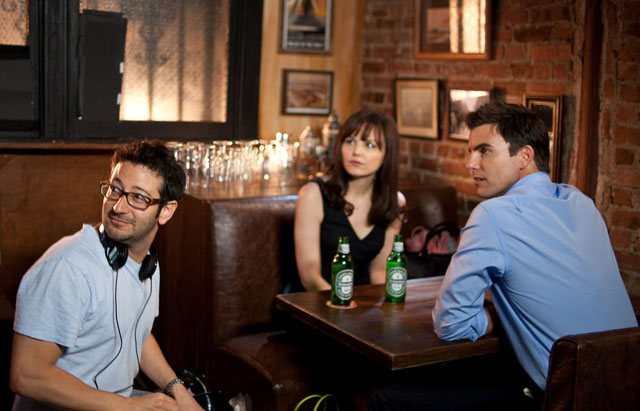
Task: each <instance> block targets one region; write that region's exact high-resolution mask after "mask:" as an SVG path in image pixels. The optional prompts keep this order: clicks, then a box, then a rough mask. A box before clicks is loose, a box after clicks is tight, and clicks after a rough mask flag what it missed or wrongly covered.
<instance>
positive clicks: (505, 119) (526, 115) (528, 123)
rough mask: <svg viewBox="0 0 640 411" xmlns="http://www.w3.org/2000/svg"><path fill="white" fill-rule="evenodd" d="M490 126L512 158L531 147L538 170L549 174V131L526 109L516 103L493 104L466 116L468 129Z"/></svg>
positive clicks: (539, 119) (496, 102)
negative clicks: (500, 137) (498, 134)
mask: <svg viewBox="0 0 640 411" xmlns="http://www.w3.org/2000/svg"><path fill="white" fill-rule="evenodd" d="M484 124H493V125H495V126H496V127H497V128H498V132H499V133H500V135H502V138H504V141H506V142H507V143H509V154H510V155H511V156H513V155H515V154H516V153H517V152H518V150H520V149H521V148H522V147H524V146H526V145H530V146H531V147H533V151H534V153H535V155H534V159H535V162H536V166H537V167H538V170H540V171H544V172H545V173H548V172H549V132H548V130H547V126H546V125H545V124H544V121H542V119H541V118H540V117H538V116H537V115H536V114H535V113H534V112H533V111H531V110H529V109H528V108H526V107H524V106H520V105H516V104H507V103H503V102H501V101H494V102H490V103H487V104H485V105H483V106H481V107H480V108H479V109H478V110H476V111H474V112H472V113H469V115H468V116H467V125H468V126H469V129H474V128H476V127H479V126H482V125H484Z"/></svg>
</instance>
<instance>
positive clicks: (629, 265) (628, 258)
mask: <svg viewBox="0 0 640 411" xmlns="http://www.w3.org/2000/svg"><path fill="white" fill-rule="evenodd" d="M616 260H618V266H620V268H621V269H629V270H638V267H640V254H631V253H625V252H622V251H617V250H616Z"/></svg>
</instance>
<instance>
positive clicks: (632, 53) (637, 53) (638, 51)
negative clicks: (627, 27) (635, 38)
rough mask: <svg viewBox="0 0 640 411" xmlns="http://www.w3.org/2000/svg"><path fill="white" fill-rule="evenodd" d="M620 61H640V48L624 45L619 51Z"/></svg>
mask: <svg viewBox="0 0 640 411" xmlns="http://www.w3.org/2000/svg"><path fill="white" fill-rule="evenodd" d="M619 59H620V61H631V62H634V61H638V60H640V47H638V45H630V44H624V45H623V46H622V47H621V49H620V51H619Z"/></svg>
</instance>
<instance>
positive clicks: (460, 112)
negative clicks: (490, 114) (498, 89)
mask: <svg viewBox="0 0 640 411" xmlns="http://www.w3.org/2000/svg"><path fill="white" fill-rule="evenodd" d="M492 95H493V90H492V89H491V88H483V87H464V86H455V85H452V86H449V87H448V89H447V107H448V117H447V118H448V121H447V123H448V127H447V130H448V138H449V139H452V140H462V141H467V140H469V131H470V130H469V128H468V127H467V114H469V113H471V112H472V111H476V110H477V109H478V108H479V107H480V106H481V105H483V104H486V103H488V102H489V101H491V98H492Z"/></svg>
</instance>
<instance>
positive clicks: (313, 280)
mask: <svg viewBox="0 0 640 411" xmlns="http://www.w3.org/2000/svg"><path fill="white" fill-rule="evenodd" d="M323 218H324V213H323V211H322V193H321V192H320V187H319V186H318V184H316V183H308V184H305V185H304V186H303V187H302V188H301V189H300V191H299V192H298V204H297V205H296V215H295V220H294V228H293V234H294V240H295V249H296V264H297V266H298V273H299V274H300V281H301V282H302V285H303V287H304V288H305V289H307V290H330V289H331V284H329V283H328V282H327V281H326V280H325V279H324V278H322V262H321V256H320V224H321V223H322V219H323Z"/></svg>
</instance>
